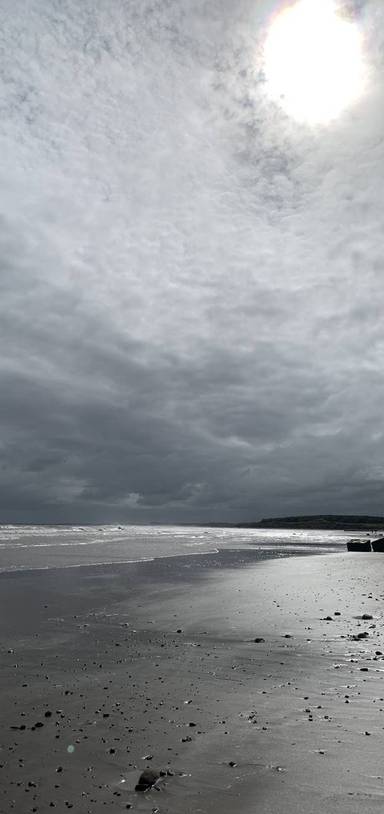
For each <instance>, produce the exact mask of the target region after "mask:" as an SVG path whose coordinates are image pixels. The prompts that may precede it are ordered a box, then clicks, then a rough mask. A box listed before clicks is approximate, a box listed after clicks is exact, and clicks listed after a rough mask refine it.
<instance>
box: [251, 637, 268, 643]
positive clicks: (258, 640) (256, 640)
mask: <svg viewBox="0 0 384 814" xmlns="http://www.w3.org/2000/svg"><path fill="white" fill-rule="evenodd" d="M253 641H254V642H256V644H260V642H265V639H263V638H262V636H257V637H256V639H254V640H253Z"/></svg>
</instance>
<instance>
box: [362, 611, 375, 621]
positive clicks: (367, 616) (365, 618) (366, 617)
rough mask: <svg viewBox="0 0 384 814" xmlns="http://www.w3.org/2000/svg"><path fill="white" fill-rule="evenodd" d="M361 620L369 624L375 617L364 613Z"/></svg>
mask: <svg viewBox="0 0 384 814" xmlns="http://www.w3.org/2000/svg"><path fill="white" fill-rule="evenodd" d="M361 619H364V621H365V622H368V621H369V620H370V619H373V616H371V614H370V613H363V615H362V616H361Z"/></svg>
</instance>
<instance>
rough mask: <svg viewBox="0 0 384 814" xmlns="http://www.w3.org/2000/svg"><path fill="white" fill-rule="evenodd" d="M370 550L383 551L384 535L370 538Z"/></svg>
mask: <svg viewBox="0 0 384 814" xmlns="http://www.w3.org/2000/svg"><path fill="white" fill-rule="evenodd" d="M372 551H381V552H383V551H384V537H378V538H377V539H376V540H372Z"/></svg>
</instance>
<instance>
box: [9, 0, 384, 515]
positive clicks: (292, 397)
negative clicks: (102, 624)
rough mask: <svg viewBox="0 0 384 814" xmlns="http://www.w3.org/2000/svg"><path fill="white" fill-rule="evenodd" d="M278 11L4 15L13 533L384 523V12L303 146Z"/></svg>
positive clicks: (89, 7)
mask: <svg viewBox="0 0 384 814" xmlns="http://www.w3.org/2000/svg"><path fill="white" fill-rule="evenodd" d="M278 5H279V4H278V3H276V2H271V0H270V1H269V2H262V3H257V4H255V3H254V2H250V0H242V2H240V3H238V4H235V6H234V4H233V3H230V2H229V0H228V1H227V0H220V2H219V0H211V2H206V0H198V1H197V2H196V3H193V4H184V3H179V2H176V0H169V2H166V0H162V2H160V0H159V2H151V3H150V2H147V0H143V1H142V2H141V3H139V4H134V3H132V4H127V3H126V2H122V0H120V2H119V0H117V2H115V3H114V4H113V5H112V6H111V4H110V3H107V2H106V0H85V2H83V3H81V4H80V5H79V4H78V3H76V2H75V0H64V2H63V0H60V3H59V2H49V3H48V2H47V3H45V2H43V3H41V1H40V0H28V2H27V0H20V2H19V3H18V13H17V14H15V13H14V12H13V11H12V9H11V6H10V5H9V7H7V4H5V8H4V15H3V16H4V31H3V36H4V43H5V51H4V55H5V56H4V59H3V62H2V65H3V67H2V71H1V75H0V82H1V84H2V90H1V98H2V100H3V109H2V119H1V125H0V138H1V156H2V162H1V168H0V169H1V184H0V189H1V195H0V249H1V269H0V341H1V357H0V384H1V390H0V451H1V458H0V498H1V499H0V505H1V514H0V520H1V519H2V520H3V521H9V520H24V521H26V520H34V521H44V520H47V521H54V522H58V521H61V522H63V521H65V520H68V521H69V522H71V521H74V522H75V521H81V522H85V521H92V520H95V521H101V520H105V521H108V520H116V519H127V520H131V519H132V520H156V521H173V520H200V519H201V520H211V519H224V520H234V521H236V520H240V519H245V520H249V519H253V518H255V517H258V516H260V515H262V514H264V515H265V514H279V513H281V514H286V513H287V512H288V511H292V512H296V511H302V512H303V513H309V512H310V511H312V510H313V511H319V510H321V511H343V512H344V511H351V512H354V513H357V512H358V511H375V512H376V511H380V510H381V488H382V485H383V472H382V467H381V460H382V455H383V430H382V417H381V413H382V410H381V404H382V397H383V383H382V376H381V370H382V359H383V343H384V335H383V329H382V319H381V301H382V294H381V291H382V259H381V243H382V233H383V222H382V221H383V217H382V209H383V207H382V177H381V175H382V173H381V167H382V166H383V152H384V147H383V143H382V127H383V121H382V118H383V113H382V111H383V109H384V108H383V104H382V102H383V99H382V90H381V80H382V57H381V54H382V50H381V45H382V40H383V17H384V12H383V9H382V8H381V4H380V3H378V2H377V0H372V2H367V3H366V4H361V3H360V4H359V6H360V8H359V9H358V7H357V5H356V6H355V7H354V8H353V9H352V11H353V12H354V13H357V11H358V20H359V24H360V25H361V26H362V27H363V30H364V35H365V41H366V50H367V59H368V62H369V66H370V78H369V86H368V89H367V93H366V95H365V96H364V98H362V99H361V100H360V102H359V103H358V104H357V105H356V106H355V107H354V108H351V110H349V111H347V112H346V113H345V114H344V115H343V117H341V118H340V120H338V121H337V122H335V123H334V124H333V125H332V126H330V127H328V128H319V129H317V130H310V129H307V128H305V127H303V126H299V125H297V124H295V123H294V122H292V121H290V120H289V119H288V118H287V117H286V116H285V115H284V114H283V112H282V111H280V110H279V109H278V108H277V107H276V106H275V105H274V104H273V103H271V102H270V101H269V100H268V99H267V97H266V95H265V87H264V83H263V76H262V62H261V54H262V40H263V34H264V31H265V26H267V24H268V21H269V19H270V15H271V14H272V13H273V12H275V11H276V10H277V8H278Z"/></svg>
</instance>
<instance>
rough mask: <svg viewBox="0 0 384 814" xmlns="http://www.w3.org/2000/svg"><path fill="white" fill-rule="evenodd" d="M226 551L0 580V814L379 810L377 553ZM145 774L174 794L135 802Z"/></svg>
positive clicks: (8, 575)
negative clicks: (1, 717)
mask: <svg viewBox="0 0 384 814" xmlns="http://www.w3.org/2000/svg"><path fill="white" fill-rule="evenodd" d="M242 553H243V552H242ZM251 553H252V552H251ZM227 554H228V552H226V557H223V558H222V559H223V560H225V558H226V559H227V565H225V564H224V565H223V563H221V564H220V565H218V563H217V562H213V563H212V565H211V567H210V566H209V565H208V564H207V562H204V563H203V562H202V560H203V555H200V563H199V564H198V562H197V561H196V557H197V558H199V555H194V556H192V557H187V558H185V557H184V556H182V557H180V558H179V562H176V561H175V560H176V559H177V558H175V557H170V558H164V561H163V563H162V565H161V567H160V565H159V560H157V561H156V562H153V561H152V562H147V563H143V562H140V563H139V564H138V565H137V564H136V565H134V566H131V567H130V566H126V567H124V566H116V564H113V565H112V566H111V567H110V568H107V569H105V568H102V569H100V567H99V566H97V573H95V572H93V573H90V572H89V573H85V571H84V568H81V569H77V577H76V579H73V578H71V579H67V578H65V576H64V575H63V574H61V579H60V580H57V579H54V578H53V577H54V576H56V577H57V576H58V575H57V572H52V571H48V570H47V571H46V570H44V571H39V572H38V574H39V575H38V576H37V572H36V571H30V572H28V573H26V572H25V571H18V572H15V571H14V572H5V573H3V574H1V575H0V580H1V586H2V589H4V585H8V590H6V591H5V593H4V590H2V592H1V602H2V606H1V607H2V612H1V634H2V651H3V653H2V665H3V666H2V673H1V688H2V696H3V708H4V709H5V710H6V714H5V722H4V728H3V733H2V737H1V752H0V756H1V757H0V762H1V764H2V768H1V774H0V777H1V778H2V781H3V782H2V789H3V795H2V797H3V799H2V800H1V798H0V800H1V802H0V808H1V807H2V803H3V804H4V803H5V802H6V803H7V805H4V810H8V808H9V809H10V810H12V809H14V810H17V811H18V812H20V814H23V812H24V811H25V812H27V811H28V812H29V811H31V810H32V809H33V808H36V810H37V811H38V812H45V811H48V810H51V808H53V807H57V808H58V809H59V810H60V811H61V810H66V809H67V808H68V805H69V806H71V805H73V807H74V809H75V810H80V811H81V812H82V814H83V812H84V814H85V812H88V811H90V812H92V814H98V813H99V811H100V812H101V811H105V806H106V805H107V806H109V807H110V809H111V811H115V810H116V811H120V810H122V809H124V808H125V807H126V806H131V807H132V810H133V811H139V812H147V811H148V812H152V810H153V808H154V807H157V808H158V809H159V811H160V812H161V814H168V812H169V814H176V812H177V814H179V812H180V811H181V810H182V811H183V812H186V814H189V812H191V814H192V812H195V811H200V812H204V814H205V812H206V814H213V812H216V811H217V810H220V811H223V812H227V811H228V813H229V812H230V811H233V809H234V808H235V810H236V811H239V812H244V814H246V813H247V814H248V812H251V811H254V810H255V806H256V804H257V811H258V812H264V811H265V812H268V811H270V810H274V811H275V812H279V811H286V810H288V811H290V810H291V809H292V812H293V811H295V810H296V808H297V807H298V806H299V805H300V806H301V805H304V804H305V806H306V810H307V811H314V812H317V811H319V812H320V810H321V811H322V812H323V811H324V809H325V810H326V811H327V810H328V805H329V806H330V808H329V810H330V811H331V810H332V806H335V805H337V808H338V809H340V808H341V810H345V811H348V812H349V811H354V810H355V808H356V811H357V808H358V807H361V805H364V810H365V811H369V812H370V811H372V812H373V811H376V810H377V807H378V805H379V803H380V801H382V799H383V797H382V795H383V793H384V786H383V778H382V777H381V776H380V771H381V769H380V765H379V764H380V757H379V753H380V748H379V746H378V744H380V746H381V743H382V731H383V727H384V713H382V717H383V722H381V719H380V713H379V711H378V710H380V709H382V708H384V702H383V704H382V706H381V707H380V702H379V701H378V698H379V697H380V695H381V693H383V694H384V689H382V688H381V686H380V682H382V678H383V676H384V672H383V667H384V664H383V662H382V660H381V657H380V656H374V655H373V654H374V650H373V645H375V649H380V650H382V649H383V648H382V646H383V647H384V641H383V627H382V617H381V614H382V608H383V594H382V593H381V590H382V589H381V585H380V583H381V581H382V579H381V577H382V575H383V574H384V564H383V560H382V558H381V555H380V554H372V553H370V554H369V555H365V554H358V555H354V554H324V555H311V556H300V557H292V556H290V557H284V558H281V557H280V558H278V559H274V560H271V559H270V560H265V561H261V562H260V561H259V562H258V563H257V564H253V565H252V564H249V562H248V561H247V562H246V563H244V562H241V564H240V565H238V566H237V567H236V565H234V563H233V561H231V558H230V557H229V558H228V556H227ZM235 554H236V557H237V559H238V560H239V551H236V552H235ZM186 559H188V560H189V563H186V561H185V560H186ZM208 559H209V557H208ZM213 559H215V558H213ZM240 559H241V558H240ZM245 559H247V558H245ZM165 560H166V561H167V562H165ZM181 560H183V562H181ZM192 561H193V562H192ZM362 566H363V568H362ZM79 570H80V571H81V573H79ZM128 571H130V575H129V579H128ZM68 576H69V575H68ZM51 577H52V578H51ZM370 589H371V590H372V591H373V592H374V593H373V595H372V599H369V597H368V594H369V591H370ZM364 594H365V596H364ZM376 599H377V600H378V601H376ZM22 600H23V603H24V608H25V610H24V613H23V612H21V613H20V614H18V613H17V607H18V603H20V602H21V601H22ZM45 606H47V607H45ZM6 607H8V613H4V611H5V609H6ZM363 610H368V611H369V612H370V613H369V615H373V616H374V617H375V618H374V621H373V620H371V621H368V620H367V621H365V622H363V621H362V620H357V619H356V618H355V617H356V615H357V616H358V615H361V614H362V612H363ZM372 611H374V613H373V612H372ZM335 612H337V613H340V614H341V615H340V616H336V615H335ZM328 615H329V616H331V619H332V621H328V620H327V619H326V617H327V616H328ZM372 624H375V625H376V627H375V628H370V627H369V626H370V625H372ZM362 629H363V630H364V631H365V632H367V633H368V636H367V638H366V639H364V640H361V641H359V642H358V641H352V640H351V639H350V638H348V637H350V636H351V635H355V633H356V631H359V630H360V631H361V630H362ZM36 633H37V634H38V635H37V636H36V635H35V634H36ZM288 637H289V638H288ZM343 637H345V638H343ZM255 638H258V639H260V641H259V642H255V641H254V639H255ZM11 641H13V647H12V644H11ZM9 649H10V650H12V651H13V652H8V650H9ZM5 651H6V652H5ZM383 652H384V649H383ZM374 659H376V661H374ZM15 665H18V666H15ZM366 668H367V669H366ZM340 682H341V683H340ZM348 683H350V684H351V688H350V691H348V689H345V686H344V685H346V684H348ZM25 684H27V686H23V685H25ZM352 684H353V687H352ZM376 690H377V692H376ZM379 690H380V692H379ZM345 695H350V699H348V698H344V696H345ZM305 699H307V700H305ZM187 702H188V703H187ZM346 702H348V703H347V704H346ZM308 709H309V710H310V711H309V712H308V711H307V712H306V711H305V710H308ZM57 710H59V712H57ZM326 710H327V711H326ZM46 712H51V713H52V715H50V716H48V717H47V718H46V717H45V713H46ZM351 712H352V713H353V715H352V717H351V715H350V713H351ZM346 713H348V715H346ZM377 718H379V719H380V720H378V721H376V719H377ZM39 721H40V723H43V724H44V726H43V727H38V728H37V729H36V728H35V729H32V727H33V726H34V725H35V724H36V723H37V722H39ZM191 723H192V724H196V726H191V725H190V724H191ZM14 726H17V727H20V726H25V729H22V730H21V729H11V728H10V727H14ZM366 730H371V732H370V737H368V736H366V735H364V732H365V731H366ZM294 744H295V745H294ZM68 746H74V752H73V753H70V752H68V751H67V749H68ZM373 747H374V748H373ZM111 750H112V751H111ZM361 750H363V751H364V754H363V755H361ZM149 755H152V756H153V757H151V758H149V757H148V756H149ZM21 758H22V760H21ZM144 758H147V759H144ZM319 761H322V763H321V764H320V763H319ZM230 763H232V764H235V765H232V766H231V765H230ZM146 765H148V766H152V767H153V768H163V769H165V770H166V769H168V770H169V771H171V772H173V773H174V774H173V776H172V777H168V778H165V780H164V781H163V782H162V784H161V793H160V792H156V791H155V790H153V791H151V792H149V793H148V794H145V795H140V794H138V793H135V792H134V785H135V783H136V782H137V779H138V776H139V773H140V771H141V770H142V769H143V768H145V766H146ZM58 766H62V768H63V771H62V772H59V773H58V772H57V768H58ZM375 773H376V775H375ZM373 774H374V775H375V776H376V779H375V780H372V775H373ZM304 778H305V782H304ZM122 781H124V782H122ZM28 783H33V784H35V785H32V786H29V785H28ZM17 784H20V785H17ZM56 786H57V788H56ZM368 787H370V790H369V789H368ZM12 801H14V802H12ZM50 802H52V803H54V806H50V805H49V804H50ZM344 804H345V805H344ZM108 810H109V809H108ZM333 810H334V809H333Z"/></svg>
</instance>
